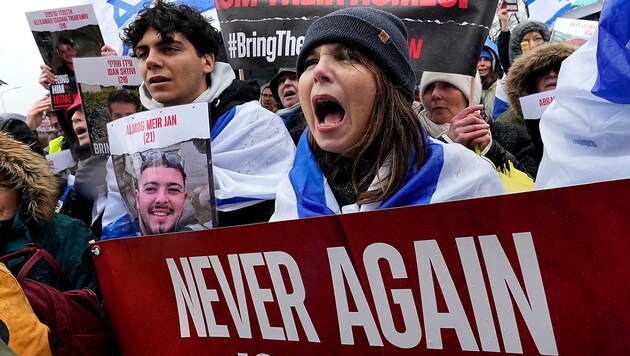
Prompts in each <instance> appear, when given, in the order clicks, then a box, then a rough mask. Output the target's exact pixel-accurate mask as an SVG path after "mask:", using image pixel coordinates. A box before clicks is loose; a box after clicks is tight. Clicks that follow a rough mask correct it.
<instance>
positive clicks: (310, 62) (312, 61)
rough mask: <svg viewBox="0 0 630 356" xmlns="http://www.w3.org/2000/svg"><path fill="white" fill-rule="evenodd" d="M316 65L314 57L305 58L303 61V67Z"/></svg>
mask: <svg viewBox="0 0 630 356" xmlns="http://www.w3.org/2000/svg"><path fill="white" fill-rule="evenodd" d="M314 65H317V60H316V59H315V58H310V57H309V58H306V60H305V61H304V68H305V69H306V68H309V67H311V66H314Z"/></svg>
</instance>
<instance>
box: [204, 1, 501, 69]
mask: <svg viewBox="0 0 630 356" xmlns="http://www.w3.org/2000/svg"><path fill="white" fill-rule="evenodd" d="M364 6H369V7H376V8H379V9H381V10H385V11H388V12H391V13H393V14H394V15H396V16H398V17H399V18H400V19H401V20H402V21H403V22H404V23H405V26H406V27H407V31H408V33H409V39H408V41H409V57H410V62H411V66H412V67H413V69H414V71H416V72H419V73H421V72H422V71H424V70H430V71H434V72H447V73H460V74H467V75H474V74H475V72H476V70H477V60H478V59H479V52H480V51H481V48H482V47H483V44H484V41H485V40H486V38H487V36H488V33H489V31H490V25H491V24H492V19H493V17H494V13H495V11H496V7H497V0H488V1H469V0H400V1H399V0H392V1H389V0H362V1H358V0H335V1H332V0H299V1H295V0H291V1H288V0H260V1H258V0H217V1H216V9H217V16H218V17H219V22H220V24H221V33H222V35H223V41H224V43H225V52H226V54H227V57H228V60H229V62H230V64H231V65H232V66H233V67H234V68H280V67H295V62H296V60H297V55H298V54H299V52H300V48H302V44H303V43H304V35H305V34H306V30H307V29H308V27H309V26H310V24H311V23H312V22H313V21H315V20H317V19H318V18H320V17H322V16H324V15H326V14H328V13H331V12H333V11H335V10H339V9H342V8H345V7H364ZM418 80H420V79H419V78H418Z"/></svg>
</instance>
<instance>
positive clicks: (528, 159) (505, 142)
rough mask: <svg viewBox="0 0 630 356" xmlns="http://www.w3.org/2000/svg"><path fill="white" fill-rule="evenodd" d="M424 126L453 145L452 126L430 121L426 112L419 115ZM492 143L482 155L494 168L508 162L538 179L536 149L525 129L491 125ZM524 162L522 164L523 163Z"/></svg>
mask: <svg viewBox="0 0 630 356" xmlns="http://www.w3.org/2000/svg"><path fill="white" fill-rule="evenodd" d="M418 118H419V119H420V121H421V122H422V125H423V126H424V127H426V128H427V132H428V133H429V136H431V137H433V138H435V139H437V140H440V141H441V142H444V143H453V141H452V140H451V138H450V137H449V136H448V130H449V127H450V124H436V123H434V122H432V121H431V120H429V117H428V116H427V112H426V110H423V111H421V112H420V113H418ZM490 133H491V138H492V139H491V141H490V144H489V145H488V146H486V148H485V149H484V151H483V152H481V155H482V156H483V157H484V158H486V159H487V160H488V161H490V162H492V164H493V165H494V167H495V168H496V167H507V163H508V161H511V162H512V163H513V164H514V167H515V168H517V169H519V170H521V171H523V172H526V173H528V174H529V175H530V176H532V177H533V178H534V177H536V171H537V170H538V162H536V161H535V160H534V147H533V145H532V142H531V138H530V137H529V135H528V134H527V132H525V130H524V129H522V128H520V127H516V126H514V125H511V124H507V123H503V122H494V123H491V124H490ZM521 161H522V162H521Z"/></svg>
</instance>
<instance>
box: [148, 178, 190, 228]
mask: <svg viewBox="0 0 630 356" xmlns="http://www.w3.org/2000/svg"><path fill="white" fill-rule="evenodd" d="M186 199H188V193H187V192H186V191H185V185H184V178H183V177H182V174H181V172H180V171H179V170H177V169H175V168H170V167H148V168H146V169H145V170H144V171H143V172H142V175H141V177H140V182H139V183H138V189H137V190H136V208H137V209H138V218H139V220H140V229H141V230H142V233H143V235H148V234H161V233H165V232H173V231H175V227H176V226H177V223H178V222H179V219H180V218H181V217H182V213H183V211H184V203H185V202H186Z"/></svg>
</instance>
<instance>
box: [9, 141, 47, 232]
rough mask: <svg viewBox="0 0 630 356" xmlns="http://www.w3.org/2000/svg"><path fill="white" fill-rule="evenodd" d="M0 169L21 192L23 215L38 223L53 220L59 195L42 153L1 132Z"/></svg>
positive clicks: (21, 213)
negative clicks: (39, 153)
mask: <svg viewBox="0 0 630 356" xmlns="http://www.w3.org/2000/svg"><path fill="white" fill-rule="evenodd" d="M0 172H1V173H3V174H5V175H6V177H7V178H9V180H10V181H11V183H13V184H15V189H18V190H20V191H21V193H22V202H21V207H20V209H19V210H18V211H19V212H20V215H21V216H22V217H24V218H32V219H34V220H35V221H37V222H38V223H44V222H50V221H52V219H53V218H54V216H55V206H56V205H57V199H58V188H57V179H56V178H55V176H54V174H53V172H52V170H51V169H50V166H49V165H48V162H47V161H46V159H45V158H44V157H42V156H40V155H38V154H37V153H35V152H33V151H32V150H31V149H30V147H28V146H27V145H25V144H23V143H21V142H18V141H16V140H14V139H13V138H12V137H11V136H9V135H7V134H5V133H4V132H0Z"/></svg>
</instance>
